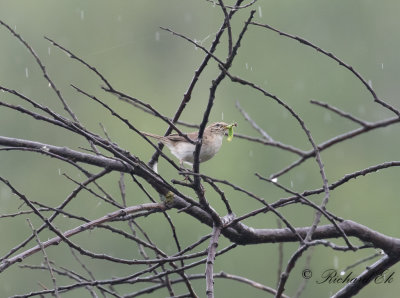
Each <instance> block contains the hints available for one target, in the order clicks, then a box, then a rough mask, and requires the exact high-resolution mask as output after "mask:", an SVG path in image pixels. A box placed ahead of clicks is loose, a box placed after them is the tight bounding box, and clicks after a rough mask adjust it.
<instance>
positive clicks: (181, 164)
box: [179, 159, 190, 182]
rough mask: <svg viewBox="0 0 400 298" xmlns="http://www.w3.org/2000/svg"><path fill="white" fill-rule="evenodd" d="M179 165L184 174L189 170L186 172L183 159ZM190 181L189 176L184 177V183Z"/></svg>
mask: <svg viewBox="0 0 400 298" xmlns="http://www.w3.org/2000/svg"><path fill="white" fill-rule="evenodd" d="M179 164H180V166H181V168H182V172H186V171H187V170H186V168H185V166H184V165H183V160H182V159H181V160H180V161H179ZM189 180H190V179H189V176H188V175H184V178H183V181H185V182H186V181H189Z"/></svg>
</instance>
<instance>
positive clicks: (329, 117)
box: [324, 112, 332, 123]
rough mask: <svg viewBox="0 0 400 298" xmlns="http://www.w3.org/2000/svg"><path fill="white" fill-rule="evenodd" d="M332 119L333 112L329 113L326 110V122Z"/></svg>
mask: <svg viewBox="0 0 400 298" xmlns="http://www.w3.org/2000/svg"><path fill="white" fill-rule="evenodd" d="M331 121H332V116H331V114H330V113H328V112H326V113H325V114H324V122H325V123H329V122H331Z"/></svg>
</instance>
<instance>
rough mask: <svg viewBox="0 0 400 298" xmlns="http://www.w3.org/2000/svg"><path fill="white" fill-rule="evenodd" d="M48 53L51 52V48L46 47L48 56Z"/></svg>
mask: <svg viewBox="0 0 400 298" xmlns="http://www.w3.org/2000/svg"><path fill="white" fill-rule="evenodd" d="M50 53H51V48H50V47H48V48H47V54H49V56H50Z"/></svg>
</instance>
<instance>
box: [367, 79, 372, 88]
mask: <svg viewBox="0 0 400 298" xmlns="http://www.w3.org/2000/svg"><path fill="white" fill-rule="evenodd" d="M368 86H369V87H371V88H372V81H371V80H368Z"/></svg>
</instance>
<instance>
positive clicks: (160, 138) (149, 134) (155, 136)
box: [141, 131, 165, 142]
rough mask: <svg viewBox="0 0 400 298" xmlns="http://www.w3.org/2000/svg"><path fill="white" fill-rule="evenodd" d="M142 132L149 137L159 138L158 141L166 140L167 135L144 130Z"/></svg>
mask: <svg viewBox="0 0 400 298" xmlns="http://www.w3.org/2000/svg"><path fill="white" fill-rule="evenodd" d="M141 133H142V134H143V135H145V136H147V137H150V138H153V139H156V140H158V141H160V142H165V137H163V136H159V135H155V134H152V133H148V132H144V131H141Z"/></svg>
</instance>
